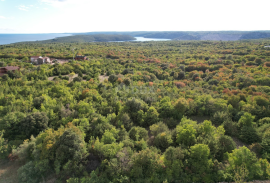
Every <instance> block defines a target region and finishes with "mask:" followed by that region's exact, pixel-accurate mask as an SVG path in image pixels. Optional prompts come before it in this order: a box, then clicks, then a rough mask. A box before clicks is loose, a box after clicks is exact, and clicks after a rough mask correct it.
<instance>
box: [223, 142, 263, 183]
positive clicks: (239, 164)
mask: <svg viewBox="0 0 270 183" xmlns="http://www.w3.org/2000/svg"><path fill="white" fill-rule="evenodd" d="M228 163H229V166H228V167H227V169H226V171H227V172H228V173H229V174H231V175H232V177H234V176H235V172H239V171H240V172H241V168H243V166H244V167H245V168H246V169H247V171H248V174H246V177H244V179H245V180H246V181H249V180H256V179H260V177H261V176H262V174H263V171H262V169H261V166H260V163H259V162H258V159H257V158H256V154H255V153H254V152H251V151H250V150H249V149H248V148H247V147H245V146H243V147H240V148H239V149H235V150H233V151H232V153H229V154H228Z"/></svg>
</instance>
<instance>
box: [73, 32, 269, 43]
mask: <svg viewBox="0 0 270 183" xmlns="http://www.w3.org/2000/svg"><path fill="white" fill-rule="evenodd" d="M101 33H102V34H104V35H107V34H110V35H130V36H133V37H145V38H163V39H172V40H213V41H214V40H216V41H220V40H222V41H236V40H242V39H265V38H270V31H136V32H87V33H76V34H75V35H96V34H101Z"/></svg>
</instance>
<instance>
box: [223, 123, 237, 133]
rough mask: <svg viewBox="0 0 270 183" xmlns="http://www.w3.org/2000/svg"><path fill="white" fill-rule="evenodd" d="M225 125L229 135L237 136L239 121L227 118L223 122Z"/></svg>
mask: <svg viewBox="0 0 270 183" xmlns="http://www.w3.org/2000/svg"><path fill="white" fill-rule="evenodd" d="M223 127H224V129H225V134H226V135H229V136H237V135H238V130H237V123H235V122H233V121H230V120H226V121H224V122H223Z"/></svg>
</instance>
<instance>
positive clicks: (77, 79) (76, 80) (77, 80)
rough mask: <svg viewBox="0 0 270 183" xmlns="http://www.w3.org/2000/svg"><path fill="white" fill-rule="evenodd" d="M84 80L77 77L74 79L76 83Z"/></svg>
mask: <svg viewBox="0 0 270 183" xmlns="http://www.w3.org/2000/svg"><path fill="white" fill-rule="evenodd" d="M82 80H83V78H81V77H76V78H74V79H73V81H74V82H81V81H82Z"/></svg>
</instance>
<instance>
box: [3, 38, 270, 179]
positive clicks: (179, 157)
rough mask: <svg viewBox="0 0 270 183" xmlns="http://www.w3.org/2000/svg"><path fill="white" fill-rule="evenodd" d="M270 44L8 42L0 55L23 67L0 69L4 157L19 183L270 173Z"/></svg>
mask: <svg viewBox="0 0 270 183" xmlns="http://www.w3.org/2000/svg"><path fill="white" fill-rule="evenodd" d="M269 45H270V40H269V39H256V40H242V41H240V40H239V41H197V40H194V41H158V42H91V43H58V42H57V43H52V42H49V43H42V44H40V43H38V42H34V43H20V44H10V45H0V67H6V66H19V67H20V70H19V71H15V72H11V71H9V72H8V73H7V74H5V75H3V76H2V77H0V158H1V162H3V161H8V162H19V163H20V167H19V168H18V170H17V172H16V175H17V178H16V179H17V180H16V181H17V182H19V183H39V182H46V181H50V180H55V182H59V183H61V182H67V183H109V182H111V183H177V182H186V183H190V182H205V183H211V182H238V183H240V182H245V181H252V180H269V179H270V164H269V162H270V48H269V47H266V46H269ZM74 48H76V54H78V55H85V56H87V57H88V60H84V61H83V60H81V61H74V60H73V59H72V58H73V54H74V53H73V49H74ZM31 56H47V57H50V58H54V59H66V60H68V61H67V62H66V63H57V62H56V63H53V64H43V65H33V64H31V62H30V57H31Z"/></svg>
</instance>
